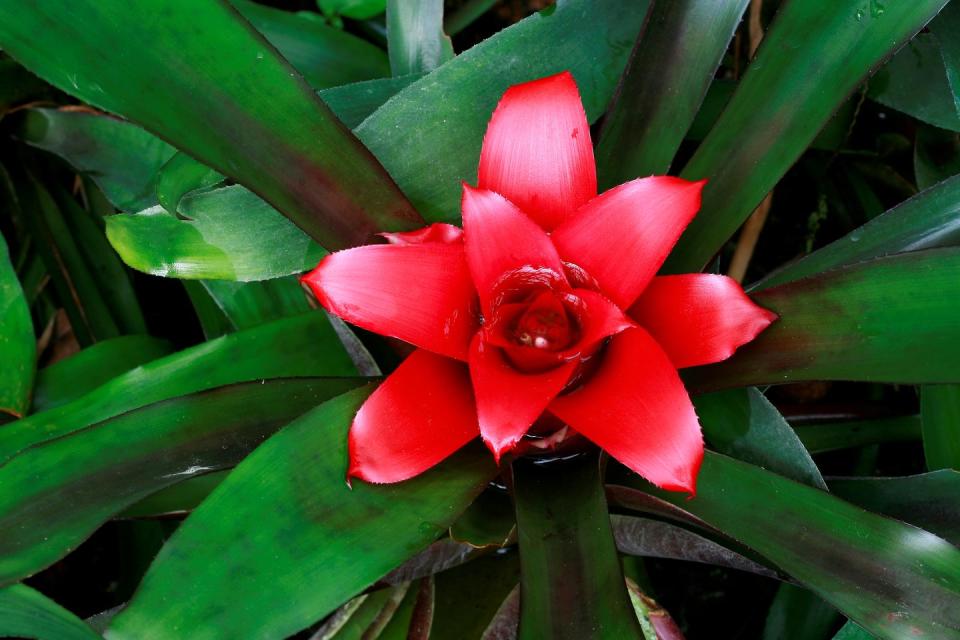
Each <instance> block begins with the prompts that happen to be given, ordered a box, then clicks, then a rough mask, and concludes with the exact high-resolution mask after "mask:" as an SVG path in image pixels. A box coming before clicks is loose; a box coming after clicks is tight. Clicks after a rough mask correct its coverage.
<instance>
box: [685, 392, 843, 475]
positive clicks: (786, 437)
mask: <svg viewBox="0 0 960 640" xmlns="http://www.w3.org/2000/svg"><path fill="white" fill-rule="evenodd" d="M693 403H694V406H695V407H696V409H697V416H699V418H700V424H701V426H702V427H703V433H704V436H705V437H706V439H707V442H709V443H710V445H711V446H712V447H713V448H714V449H716V450H717V451H719V452H720V453H723V454H726V455H728V456H732V457H734V458H737V459H739V460H743V461H744V462H749V463H751V464H756V465H759V466H762V467H764V468H765V469H770V470H771V471H773V472H775V473H779V474H780V475H782V476H785V477H787V478H790V479H792V480H796V481H797V482H803V483H804V484H808V485H810V486H812V487H818V488H820V489H826V488H827V484H826V483H825V482H824V481H823V477H822V476H821V475H820V470H819V469H817V465H816V464H814V462H813V459H812V458H811V457H810V454H809V453H807V450H806V449H804V447H803V444H802V443H801V442H800V439H799V438H797V435H796V433H795V432H794V431H793V429H791V428H790V425H788V424H787V421H786V420H784V419H783V416H781V415H780V412H779V411H777V409H776V407H774V406H773V405H772V404H770V401H769V400H767V399H766V398H765V397H764V395H763V394H762V393H760V392H759V391H758V390H756V389H754V388H752V387H751V388H747V389H731V390H729V391H721V392H718V393H710V394H706V395H701V396H696V397H695V398H694V399H693Z"/></svg>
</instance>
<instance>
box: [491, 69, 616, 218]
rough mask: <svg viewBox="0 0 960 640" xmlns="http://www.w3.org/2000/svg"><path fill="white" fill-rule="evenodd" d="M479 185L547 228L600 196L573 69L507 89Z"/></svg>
mask: <svg viewBox="0 0 960 640" xmlns="http://www.w3.org/2000/svg"><path fill="white" fill-rule="evenodd" d="M478 184H479V186H480V188H482V189H490V190H491V191H496V192H497V193H500V194H502V195H504V196H506V197H507V198H508V199H509V200H511V201H512V202H514V203H516V205H517V206H518V207H520V209H522V210H523V211H524V213H526V214H527V215H529V216H530V217H531V218H533V219H534V220H536V221H537V222H538V223H539V224H540V226H542V227H543V228H544V229H546V230H547V231H549V230H551V229H553V228H554V227H556V226H557V225H558V224H560V223H561V222H563V221H564V220H565V219H566V218H567V217H569V216H570V215H571V214H572V213H573V212H574V211H576V209H577V208H578V207H579V206H580V205H582V204H584V203H585V202H587V201H588V200H589V199H590V198H592V197H593V196H595V195H596V194H597V171H596V166H595V165H594V160H593V146H592V145H591V142H590V125H589V123H588V122H587V116H586V114H585V113H584V111H583V104H582V103H581V102H580V93H579V91H578V90H577V85H576V83H575V82H574V80H573V76H571V75H570V73H569V72H566V71H565V72H563V73H560V74H557V75H555V76H550V77H548V78H542V79H540V80H534V81H533V82H526V83H524V84H518V85H515V86H513V87H510V88H509V89H507V91H506V93H504V94H503V97H502V98H501V99H500V103H499V104H498V105H497V109H496V111H494V112H493V117H492V118H491V119H490V124H489V125H488V126H487V133H486V135H485V136H484V138H483V149H482V151H481V152H480V170H479V178H478Z"/></svg>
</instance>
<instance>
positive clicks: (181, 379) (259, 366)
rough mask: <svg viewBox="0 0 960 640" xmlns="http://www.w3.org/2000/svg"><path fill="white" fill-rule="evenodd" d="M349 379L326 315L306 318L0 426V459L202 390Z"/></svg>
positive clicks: (221, 341) (158, 364)
mask: <svg viewBox="0 0 960 640" xmlns="http://www.w3.org/2000/svg"><path fill="white" fill-rule="evenodd" d="M265 353H269V354H270V357H269V358H265V357H263V354H265ZM353 375H356V368H355V367H354V365H353V363H352V362H351V361H350V357H349V356H348V355H347V353H346V352H345V351H344V350H343V348H342V347H341V346H340V342H339V339H338V338H337V335H336V333H335V332H334V331H333V328H332V327H331V326H330V323H329V321H328V320H327V318H326V316H325V315H324V314H322V313H317V312H312V313H306V314H303V315H300V316H297V317H294V318H287V319H284V320H278V321H276V322H271V323H269V324H266V325H263V326H261V327H257V328H255V329H249V330H246V331H240V332H238V333H234V334H231V335H228V336H224V337H222V338H218V339H216V340H211V341H209V342H205V343H203V344H200V345H197V346H195V347H191V348H190V349H184V350H183V351H181V352H179V353H175V354H173V355H170V356H167V357H165V358H160V359H159V360H155V361H153V362H151V363H149V364H146V365H143V366H141V367H137V368H136V369H133V370H131V371H128V372H126V373H124V374H122V375H119V376H117V377H116V378H114V379H112V380H110V381H109V382H107V383H105V384H103V385H102V386H100V387H98V388H96V389H95V390H93V391H91V392H90V393H87V394H85V395H82V396H80V397H79V398H76V399H75V400H72V401H71V402H67V403H66V404H63V405H61V406H58V407H56V408H54V409H50V410H48V411H43V412H40V413H36V414H33V415H31V416H29V417H27V418H23V419H22V420H18V421H16V422H14V423H12V424H9V425H6V426H5V427H4V428H3V429H0V462H2V461H4V460H7V459H9V458H10V457H12V456H13V455H14V454H16V453H18V452H19V451H21V450H23V449H25V448H26V447H28V446H31V445H35V444H37V443H40V442H44V441H46V440H51V439H53V438H58V437H60V436H63V435H65V434H67V433H70V432H72V431H76V430H77V429H82V428H83V427H86V426H88V425H91V424H93V423H95V422H100V421H101V420H106V419H107V418H111V417H113V416H116V415H119V414H121V413H124V412H126V411H131V410H133V409H137V408H139V407H142V406H144V405H146V404H151V403H154V402H160V401H161V400H167V399H169V398H175V397H177V396H181V395H185V394H188V393H195V392H197V391H202V390H204V389H211V388H213V387H218V386H222V385H227V384H233V383H236V382H248V381H254V380H257V381H262V380H269V379H271V378H285V377H299V376H353Z"/></svg>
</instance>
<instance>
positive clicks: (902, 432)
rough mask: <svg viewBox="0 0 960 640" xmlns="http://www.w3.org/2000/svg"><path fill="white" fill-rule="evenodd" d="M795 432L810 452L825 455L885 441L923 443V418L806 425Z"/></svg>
mask: <svg viewBox="0 0 960 640" xmlns="http://www.w3.org/2000/svg"><path fill="white" fill-rule="evenodd" d="M794 430H795V431H796V432H797V436H798V437H799V438H800V442H802V443H803V446H804V447H805V448H806V450H807V451H809V452H810V453H824V452H826V451H836V450H838V449H850V448H854V447H863V446H866V445H873V444H880V443H883V442H909V441H916V440H919V439H920V416H899V417H896V418H878V419H876V420H845V421H843V422H828V423H824V424H804V425H798V426H796V427H794Z"/></svg>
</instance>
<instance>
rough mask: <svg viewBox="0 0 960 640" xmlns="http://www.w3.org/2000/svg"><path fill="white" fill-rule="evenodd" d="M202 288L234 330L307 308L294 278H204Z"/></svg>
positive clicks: (297, 313)
mask: <svg viewBox="0 0 960 640" xmlns="http://www.w3.org/2000/svg"><path fill="white" fill-rule="evenodd" d="M203 288H204V289H206V291H207V293H209V294H210V297H211V298H213V301H214V302H215V303H216V305H217V306H218V307H219V308H220V310H221V311H223V314H224V316H225V317H226V319H227V321H228V322H229V323H230V324H231V325H232V326H233V328H234V329H241V330H242V329H251V328H253V327H257V326H259V325H262V324H266V323H268V322H271V321H274V320H280V319H282V318H287V317H291V316H295V315H299V314H302V313H306V312H307V311H309V310H310V304H309V303H308V302H307V295H306V292H305V291H304V290H303V288H302V287H301V286H300V283H299V282H298V281H297V279H296V278H294V277H288V278H275V279H274V280H263V281H261V282H233V281H231V280H204V281H203ZM321 313H322V312H321ZM340 351H341V349H340V348H339V346H338V347H337V352H340Z"/></svg>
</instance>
